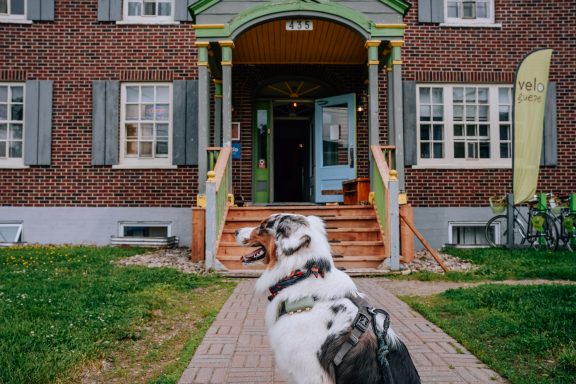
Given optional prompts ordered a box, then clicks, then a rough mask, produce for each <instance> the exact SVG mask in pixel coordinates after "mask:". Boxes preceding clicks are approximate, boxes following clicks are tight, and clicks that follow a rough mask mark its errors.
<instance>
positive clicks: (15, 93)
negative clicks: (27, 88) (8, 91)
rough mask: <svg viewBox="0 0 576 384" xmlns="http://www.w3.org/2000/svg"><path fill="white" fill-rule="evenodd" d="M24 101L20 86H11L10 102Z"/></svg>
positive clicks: (22, 90)
mask: <svg viewBox="0 0 576 384" xmlns="http://www.w3.org/2000/svg"><path fill="white" fill-rule="evenodd" d="M23 101H24V89H23V88H22V87H12V102H13V103H21V102H23Z"/></svg>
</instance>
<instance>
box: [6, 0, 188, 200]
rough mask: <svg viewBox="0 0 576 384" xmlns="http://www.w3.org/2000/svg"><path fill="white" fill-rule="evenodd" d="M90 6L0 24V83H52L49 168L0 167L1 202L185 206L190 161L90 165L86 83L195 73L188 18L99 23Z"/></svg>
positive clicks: (70, 3) (73, 0)
mask: <svg viewBox="0 0 576 384" xmlns="http://www.w3.org/2000/svg"><path fill="white" fill-rule="evenodd" d="M97 4H98V2H97V1H96V0H81V1H79V0H58V1H56V9H55V15H56V16H55V21H53V22H34V23H33V24H0V31H1V36H2V37H1V40H0V41H1V42H0V46H1V47H2V48H1V49H2V60H1V61H0V81H15V80H26V79H50V80H54V110H53V114H54V117H53V128H52V129H53V131H52V164H51V165H50V166H47V167H31V168H29V169H0V178H1V180H2V182H0V205H3V206H83V207H86V206H108V207H110V206H128V207H131V206H134V207H138V206H162V207H189V206H192V205H193V204H194V203H195V197H196V193H197V168H196V167H188V166H185V167H182V166H179V167H178V169H162V170H158V169H146V170H134V169H132V170H120V169H114V170H113V169H111V167H109V166H104V167H94V166H92V165H91V148H92V147H91V146H92V144H91V140H92V112H91V109H92V80H95V79H101V80H103V79H115V80H121V81H122V80H136V81H147V80H149V81H154V80H168V81H170V80H179V79H194V78H196V72H197V71H196V60H197V59H196V49H195V47H194V40H195V37H194V30H193V29H192V24H191V23H181V24H180V25H162V26H161V25H155V26H154V25H147V26H145V25H116V23H114V22H98V21H97Z"/></svg>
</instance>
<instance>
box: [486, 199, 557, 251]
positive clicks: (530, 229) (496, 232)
mask: <svg viewBox="0 0 576 384" xmlns="http://www.w3.org/2000/svg"><path fill="white" fill-rule="evenodd" d="M499 200H500V204H495V203H494V202H495V200H492V199H491V201H490V206H491V207H492V210H493V211H494V213H502V212H504V211H505V210H506V208H505V206H503V205H502V204H501V202H502V201H503V199H499ZM513 217H514V225H513V229H514V233H513V237H514V240H513V244H514V245H515V246H528V247H531V248H534V249H547V250H555V249H556V248H557V246H558V232H557V228H556V224H555V221H556V219H555V218H554V216H552V215H551V214H550V213H549V208H548V195H546V194H543V193H541V194H539V195H538V196H536V199H532V200H530V201H529V209H528V217H525V216H524V215H523V214H522V213H521V212H520V210H519V209H518V207H516V206H514V212H513ZM484 235H485V237H486V241H487V242H488V244H489V245H490V246H491V247H504V246H506V245H507V244H508V215H506V214H499V215H496V216H494V217H493V218H491V219H490V220H488V222H487V223H486V227H485V229H484Z"/></svg>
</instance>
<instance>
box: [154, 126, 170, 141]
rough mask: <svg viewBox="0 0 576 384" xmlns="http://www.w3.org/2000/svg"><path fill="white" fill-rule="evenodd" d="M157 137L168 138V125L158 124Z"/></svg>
mask: <svg viewBox="0 0 576 384" xmlns="http://www.w3.org/2000/svg"><path fill="white" fill-rule="evenodd" d="M156 137H158V138H161V137H168V124H158V125H157V126H156Z"/></svg>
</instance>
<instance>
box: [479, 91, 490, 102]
mask: <svg viewBox="0 0 576 384" xmlns="http://www.w3.org/2000/svg"><path fill="white" fill-rule="evenodd" d="M478 103H481V104H488V88H478Z"/></svg>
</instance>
